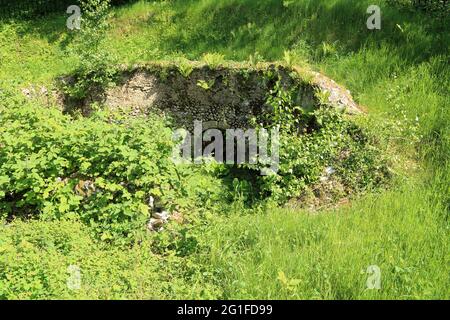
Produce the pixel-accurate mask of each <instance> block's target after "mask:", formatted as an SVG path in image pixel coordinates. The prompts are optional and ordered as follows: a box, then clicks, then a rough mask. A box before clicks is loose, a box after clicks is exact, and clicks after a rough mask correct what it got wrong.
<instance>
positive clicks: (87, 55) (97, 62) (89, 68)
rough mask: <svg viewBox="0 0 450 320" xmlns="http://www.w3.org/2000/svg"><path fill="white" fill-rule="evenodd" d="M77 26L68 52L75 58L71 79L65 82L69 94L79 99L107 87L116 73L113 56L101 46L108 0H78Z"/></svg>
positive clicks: (107, 24) (105, 30)
mask: <svg viewBox="0 0 450 320" xmlns="http://www.w3.org/2000/svg"><path fill="white" fill-rule="evenodd" d="M81 7H82V19H81V29H80V30H79V31H78V34H77V35H76V37H75V41H74V43H73V44H72V47H70V49H69V52H70V53H71V54H73V55H75V56H76V57H77V58H78V66H77V68H76V69H75V72H74V78H75V79H74V82H73V83H69V84H66V86H65V88H64V89H65V91H66V93H68V94H69V95H70V96H71V97H74V98H78V99H82V98H85V97H86V96H88V95H89V94H91V93H95V92H97V91H101V90H103V89H105V88H106V87H108V86H109V85H110V84H111V83H112V82H113V80H114V78H115V74H116V60H115V57H114V56H113V54H111V53H110V52H109V51H108V50H107V49H105V41H106V34H107V31H108V30H109V29H110V24H109V19H110V18H111V14H110V13H109V8H110V1H109V0H108V1H101V0H83V1H81Z"/></svg>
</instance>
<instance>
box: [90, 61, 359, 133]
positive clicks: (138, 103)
mask: <svg viewBox="0 0 450 320" xmlns="http://www.w3.org/2000/svg"><path fill="white" fill-rule="evenodd" d="M190 71H191V72H189V74H188V72H181V71H180V67H178V66H177V65H175V64H156V63H155V64H148V65H145V66H135V67H133V68H131V69H126V70H122V71H120V73H119V81H118V83H117V85H116V86H115V87H113V88H110V89H108V90H106V91H105V92H102V93H101V94H100V95H98V96H96V97H95V98H93V99H94V100H101V101H102V102H103V103H104V104H105V105H107V106H108V107H110V108H122V107H127V108H132V110H133V112H134V113H148V112H150V111H152V110H153V111H155V110H160V111H163V112H165V113H166V114H168V115H169V116H171V117H172V118H173V119H174V121H175V123H176V124H178V125H180V126H183V127H186V128H191V127H192V124H193V122H194V120H201V121H203V122H207V121H209V122H210V121H213V122H216V123H217V126H218V127H220V126H222V127H223V128H247V127H249V126H250V119H252V118H253V117H258V115H260V114H262V113H264V112H270V107H269V106H268V105H267V104H266V100H267V95H268V94H269V93H270V90H272V89H273V88H274V86H275V83H276V81H277V79H280V80H281V84H282V87H283V88H285V89H293V90H295V92H296V99H297V101H296V103H297V104H298V105H300V106H301V107H302V108H306V109H312V108H314V107H316V106H318V104H319V101H318V98H317V97H316V91H317V90H319V91H327V92H328V95H329V98H328V99H329V102H330V103H331V104H332V105H334V106H336V107H339V108H344V109H346V110H347V111H348V112H350V113H355V112H359V110H358V106H357V105H356V103H354V101H353V99H352V98H351V96H350V93H349V92H348V91H347V90H345V89H343V88H342V87H340V86H338V85H337V84H336V83H335V82H334V81H332V80H331V79H328V78H326V77H324V76H322V75H320V74H318V73H313V72H310V73H308V74H304V73H302V72H300V71H298V70H295V69H288V68H285V67H282V66H277V65H274V64H266V65H263V66H259V67H258V68H252V67H250V68H249V67H248V66H247V67H245V66H241V65H233V66H228V67H218V68H215V69H212V68H210V67H208V66H206V65H201V64H193V65H192V70H190ZM87 104H89V101H88V102H87Z"/></svg>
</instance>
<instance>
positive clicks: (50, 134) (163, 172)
mask: <svg viewBox="0 0 450 320" xmlns="http://www.w3.org/2000/svg"><path fill="white" fill-rule="evenodd" d="M14 99H15V98H7V99H6V98H5V99H2V101H5V102H6V103H5V104H3V103H2V104H1V108H0V113H1V117H0V146H2V147H1V148H0V212H4V213H5V214H7V215H10V216H11V215H14V216H40V217H41V218H42V219H55V218H61V217H64V216H74V215H75V216H79V217H81V220H82V221H84V222H85V223H86V224H88V225H89V226H91V227H92V229H93V231H94V232H95V234H96V235H98V236H99V237H100V238H101V239H103V240H105V241H115V242H121V243H127V242H129V241H131V238H132V237H133V234H135V233H136V232H138V231H139V230H143V229H144V227H145V225H146V222H147V221H148V218H149V215H150V213H149V207H148V199H149V197H150V195H152V196H153V197H158V198H161V202H162V203H163V204H164V205H165V206H166V208H167V209H174V208H175V207H177V208H178V209H186V210H188V211H189V210H190V209H191V208H193V207H195V206H196V205H197V203H196V201H199V200H198V199H200V198H198V199H197V198H196V197H197V195H198V197H201V192H202V191H201V190H189V186H188V185H187V182H186V181H188V180H189V179H190V178H189V177H190V176H192V175H196V174H197V175H203V174H205V172H204V170H206V169H207V168H206V169H205V168H202V167H193V168H189V167H187V166H178V167H176V166H175V164H174V163H173V162H172V160H171V155H172V147H173V142H172V131H171V130H170V129H169V128H168V127H167V126H166V123H165V121H164V120H162V119H160V118H158V117H156V116H148V117H146V118H143V117H140V118H129V119H126V118H125V117H122V116H121V115H120V114H111V113H107V112H98V113H96V114H94V115H93V116H92V117H91V118H82V119H75V120H74V119H72V118H70V117H69V116H66V115H63V114H62V113H61V112H60V111H58V110H56V109H53V108H43V107H41V106H39V105H32V104H29V103H26V102H25V101H23V100H20V101H17V102H15V101H14ZM16 103H17V104H19V105H16ZM20 104H23V105H20ZM214 183H215V182H211V183H210V186H212V185H214ZM210 196H211V195H210ZM187 197H190V200H187ZM212 198H213V199H214V197H212Z"/></svg>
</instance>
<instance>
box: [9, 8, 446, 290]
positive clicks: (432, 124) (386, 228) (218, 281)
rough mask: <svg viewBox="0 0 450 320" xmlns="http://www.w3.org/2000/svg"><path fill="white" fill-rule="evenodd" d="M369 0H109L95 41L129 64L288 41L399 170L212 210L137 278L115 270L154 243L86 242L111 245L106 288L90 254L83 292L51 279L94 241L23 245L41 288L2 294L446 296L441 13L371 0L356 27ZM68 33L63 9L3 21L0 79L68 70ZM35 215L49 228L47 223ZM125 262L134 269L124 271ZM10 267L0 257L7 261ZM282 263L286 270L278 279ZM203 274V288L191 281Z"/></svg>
mask: <svg viewBox="0 0 450 320" xmlns="http://www.w3.org/2000/svg"><path fill="white" fill-rule="evenodd" d="M369 4H371V1H356V0H355V1H353V0H328V1H313V0H298V1H293V2H292V3H291V4H290V5H288V6H287V7H286V6H283V1H275V0H265V1H251V0H241V1H237V0H221V1H214V0H201V1H188V0H183V1H170V2H169V1H163V2H154V3H145V2H138V3H136V4H134V5H130V6H125V7H121V8H118V9H115V12H116V16H115V20H114V27H113V30H112V31H111V32H110V34H109V38H108V42H107V48H105V50H110V51H111V52H112V53H113V54H115V55H116V56H117V58H118V60H119V61H120V62H121V63H127V64H131V63H136V62H142V61H146V60H154V59H165V60H167V59H175V58H178V57H181V56H182V57H186V58H189V59H197V60H200V59H201V58H202V56H203V55H204V54H206V53H217V54H222V55H224V58H225V59H227V60H246V59H248V58H249V56H250V55H251V54H255V52H258V53H259V54H260V55H262V56H263V57H264V59H266V60H267V61H274V60H282V59H283V56H284V52H285V51H286V50H290V51H291V52H292V54H293V55H294V56H295V57H296V59H297V60H298V61H303V62H307V63H309V64H310V65H312V67H313V68H314V69H317V70H320V71H322V72H324V73H325V74H327V75H329V76H330V77H332V78H334V79H336V80H337V81H338V82H340V83H342V84H344V85H346V86H347V87H348V88H349V89H350V90H351V91H352V94H353V95H354V97H355V98H356V99H357V101H358V102H359V103H360V104H361V105H363V106H364V107H365V109H366V111H367V113H368V116H367V120H366V125H367V126H369V127H370V128H371V129H372V130H374V131H379V132H380V136H381V137H382V136H389V139H388V140H386V141H387V142H386V143H388V144H389V145H388V149H389V150H390V151H391V152H392V153H394V154H395V156H396V157H395V158H394V159H395V163H394V165H393V170H395V171H396V172H397V173H398V178H397V179H396V181H395V184H394V185H393V187H392V188H391V189H390V190H387V191H384V192H380V193H377V194H369V195H366V196H364V197H362V198H360V199H358V200H356V201H354V202H352V203H351V205H348V206H345V207H341V208H336V209H329V210H325V211H320V212H317V213H310V212H306V211H301V210H300V211H299V210H289V209H284V208H275V209H268V210H263V212H260V211H258V212H250V213H248V210H246V211H245V213H235V212H224V214H223V216H214V217H211V219H210V220H209V222H208V225H206V226H204V227H203V226H202V227H201V228H200V229H199V230H196V228H194V229H193V230H191V231H190V232H192V234H193V236H194V237H195V236H197V237H198V238H201V240H199V244H198V245H197V246H196V248H195V250H194V251H193V253H192V254H191V255H189V256H188V257H182V258H180V261H178V260H177V261H176V263H181V264H183V265H187V266H188V267H185V269H184V270H187V271H185V272H180V273H175V275H174V276H173V277H171V276H162V278H161V279H159V280H158V281H156V282H152V283H148V284H143V287H142V286H141V287H139V286H137V285H133V284H129V283H127V282H126V281H123V278H124V277H131V279H135V278H136V277H139V276H140V275H141V274H144V275H143V276H145V273H144V272H143V269H145V268H147V267H148V268H150V267H151V268H156V267H155V264H156V262H155V261H156V260H158V259H159V258H158V256H151V257H148V259H147V260H145V259H143V258H142V259H143V261H141V260H140V259H141V258H137V259H138V261H141V262H139V263H138V264H135V262H133V261H131V262H130V261H123V260H124V259H125V260H127V259H128V260H129V259H132V258H131V257H132V255H131V257H124V256H123V255H122V253H120V252H116V251H114V250H113V249H112V248H108V247H106V248H103V247H102V248H96V250H97V251H96V252H98V254H99V255H103V254H104V253H103V252H106V255H108V252H110V251H111V252H113V253H112V254H111V256H112V257H113V258H111V260H110V261H109V262H108V260H107V259H106V258H102V259H105V261H104V263H111V264H114V265H115V268H116V270H115V271H116V272H117V274H118V275H117V277H113V279H112V280H111V281H113V282H114V284H115V285H116V286H117V293H114V292H109V291H102V290H101V289H95V288H96V286H98V287H102V285H103V284H102V283H103V282H102V281H104V280H102V279H103V278H102V277H100V276H99V278H98V282H96V281H97V280H96V279H95V278H94V277H91V276H90V274H95V272H96V270H100V271H101V270H102V268H103V266H102V265H101V263H99V264H90V263H86V268H88V270H87V271H86V272H87V274H88V279H89V280H88V282H89V283H90V285H91V286H93V287H94V289H93V290H92V291H90V292H83V294H84V295H83V294H80V293H78V294H77V293H73V292H67V289H64V288H62V287H61V288H62V289H61V288H60V286H61V283H60V282H61V281H64V280H63V279H65V278H64V276H65V275H66V274H65V272H66V271H65V268H66V267H65V264H67V263H72V262H71V261H74V259H75V258H73V259H72V258H69V257H72V255H75V256H76V254H87V257H88V258H87V259H89V257H90V254H92V255H95V253H91V252H87V251H83V249H80V250H81V251H80V253H78V251H79V250H78V249H76V248H75V247H73V248H72V249H67V250H65V251H61V252H59V253H58V255H57V258H54V259H53V258H51V257H52V255H51V253H52V252H53V251H51V250H53V249H48V247H46V246H43V247H42V246H41V247H40V246H37V247H33V248H34V249H32V250H34V251H33V252H35V254H37V255H38V257H39V258H33V259H35V260H33V261H34V262H33V261H29V260H25V258H24V260H23V261H22V262H23V263H24V264H25V265H26V264H36V265H39V267H36V268H38V270H39V272H37V275H35V276H34V279H38V280H36V281H37V282H38V283H46V286H45V288H46V290H44V291H38V292H41V294H36V295H32V294H27V292H31V291H32V290H33V288H27V287H23V286H22V287H21V286H16V287H14V288H13V289H10V287H8V288H9V289H8V290H9V291H8V290H7V289H5V288H6V287H7V286H11V284H10V283H12V282H14V281H16V282H17V281H19V280H18V279H20V275H19V276H15V278H12V279H10V280H9V284H8V283H6V284H5V283H1V282H0V297H9V298H14V297H16V298H17V297H23V298H42V297H49V296H50V297H63V298H68V297H75V298H79V297H88V298H129V297H138V298H140V297H151V298H158V297H160V298H174V297H176V298H183V297H186V298H187V297H203V298H205V297H206V298H211V297H214V298H250V299H253V298H260V299H265V298H270V299H274V298H281V299H285V298H287V299H297V298H305V299H376V298H381V299H449V298H450V279H449V271H450V270H449V267H448V266H449V262H450V261H449V260H450V254H449V252H450V251H449V243H450V242H449V240H450V237H449V231H450V230H449V226H450V225H449V220H448V219H449V218H448V214H449V209H450V197H449V195H450V189H449V185H450V163H449V158H450V157H449V150H450V132H449V129H450V121H449V120H450V116H449V111H448V109H449V108H448V106H449V105H450V96H449V94H448V92H449V84H450V69H449V67H448V62H447V61H448V59H449V44H450V40H449V38H448V37H449V34H448V32H445V30H448V28H447V26H448V19H447V20H443V21H437V20H433V19H430V18H429V17H427V16H426V15H424V14H421V13H417V12H411V11H406V10H405V11H404V10H400V9H398V8H396V7H392V6H388V5H387V4H385V3H384V2H382V12H383V15H382V17H383V24H382V30H380V31H369V30H367V29H366V27H365V21H366V19H367V17H368V15H367V14H366V13H365V12H366V8H367V7H368V5H369ZM399 26H400V28H399ZM69 40H70V35H68V34H67V31H66V30H65V18H64V17H63V16H51V17H48V18H43V19H38V20H35V21H32V22H25V21H16V22H14V23H12V22H6V21H3V22H1V23H0V89H1V88H2V87H7V88H13V89H15V90H19V89H21V88H23V87H25V86H28V85H30V84H44V85H46V86H51V83H52V79H53V78H54V77H56V76H58V75H61V74H64V73H69V72H71V71H72V70H73V69H74V65H73V64H72V62H73V61H74V60H73V59H74V58H73V57H71V56H70V55H68V53H67V50H66V49H67V47H68V46H70V41H69ZM324 48H325V49H326V50H324ZM238 208H239V207H238ZM236 211H237V212H239V209H236ZM17 223H18V227H17V228H18V231H16V232H12V231H9V233H5V235H3V238H0V240H2V241H1V242H0V248H4V246H5V243H6V244H8V245H9V246H13V247H14V246H17V248H21V246H18V245H17V244H14V243H11V239H12V238H18V239H22V238H23V239H24V240H23V241H26V240H27V236H26V235H23V233H21V231H20V230H23V229H24V228H25V229H26V228H29V229H30V230H31V229H32V228H34V227H35V224H34V223H33V224H31V223H30V224H29V225H27V223H25V224H24V223H22V222H17ZM41 223H42V224H43V225H44V228H47V227H46V226H45V225H46V224H49V225H51V226H49V227H48V228H54V229H56V230H58V227H57V226H55V225H54V224H52V223H50V222H41ZM68 224H69V225H65V226H64V227H66V228H72V227H73V228H78V227H79V226H78V224H77V223H76V222H68ZM71 224H73V226H72V225H71ZM38 227H39V226H38ZM61 228H62V227H61ZM198 233H200V234H201V237H199V236H198ZM25 234H26V233H25ZM80 237H81V238H82V239H84V237H85V236H84V235H80ZM33 238H34V236H33ZM163 240H164V239H163ZM77 241H79V240H76V239H74V240H73V245H76V244H77ZM80 241H81V240H80ZM83 241H92V240H90V239H89V238H86V239H85V240H83ZM186 243H187V242H186ZM7 248H9V249H8V250H12V249H11V248H10V247H7ZM134 250H137V251H139V250H142V252H143V251H145V247H143V248H137V249H136V248H135V249H130V251H129V252H135V251H134ZM1 252H2V251H0V253H1ZM8 252H11V251H8ZM127 252H128V251H127ZM138 255H139V254H138ZM102 257H103V256H102ZM30 259H31V258H30ZM58 259H59V260H58ZM75 260H77V259H75ZM18 261H20V260H18ZM36 261H47V262H46V263H45V264H39V263H37V262H36ZM77 261H84V260H77ZM100 261H102V262H103V260H100ZM118 261H122V262H120V263H119V262H118ZM159 263H160V265H159V266H161V265H162V266H163V267H162V268H161V269H162V270H164V268H167V270H173V269H171V268H172V267H173V263H174V262H172V261H171V260H170V259H169V258H164V259H162V262H161V261H160V262H159ZM56 265H59V267H58V268H55V269H54V270H53V266H56ZM62 265H64V267H61V266H62ZM130 265H132V266H133V268H134V270H136V272H135V273H126V272H125V271H124V270H125V269H126V268H128V267H129V266H130ZM370 265H377V266H379V267H380V269H381V277H382V278H381V279H382V283H381V286H382V287H381V290H367V288H366V280H367V277H368V275H367V274H366V273H365V271H366V270H367V267H368V266H370ZM18 268H19V266H18V265H15V264H12V265H11V270H18ZM152 270H154V269H152ZM14 272H15V271H14ZM161 272H163V271H161ZM280 272H283V273H284V275H285V276H286V277H287V278H288V279H290V280H292V279H294V280H298V281H292V285H286V284H283V282H282V281H280V280H279V279H278V277H279V273H280ZM14 274H15V273H14ZM202 274H206V275H205V276H204V277H202V276H201V275H202ZM43 278H48V279H50V280H48V281H47V282H45V281H44V280H42V279H43ZM39 279H40V280H39ZM121 279H122V280H121ZM39 281H40V282H39ZM58 281H59V282H58ZM136 281H137V280H136ZM190 283H194V284H196V285H193V288H194V289H195V290H194V289H192V291H189V284H190ZM198 283H200V284H198ZM37 286H39V285H37ZM202 286H204V287H205V288H206V289H205V290H204V291H203V292H201V290H197V288H198V287H202ZM177 288H180V289H177ZM2 290H3V291H2ZM36 290H37V289H36ZM150 291H153V292H154V295H149V294H148V292H150ZM5 292H6V293H5ZM45 292H52V293H53V295H52V294H46V293H45ZM2 293H3V296H2Z"/></svg>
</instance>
